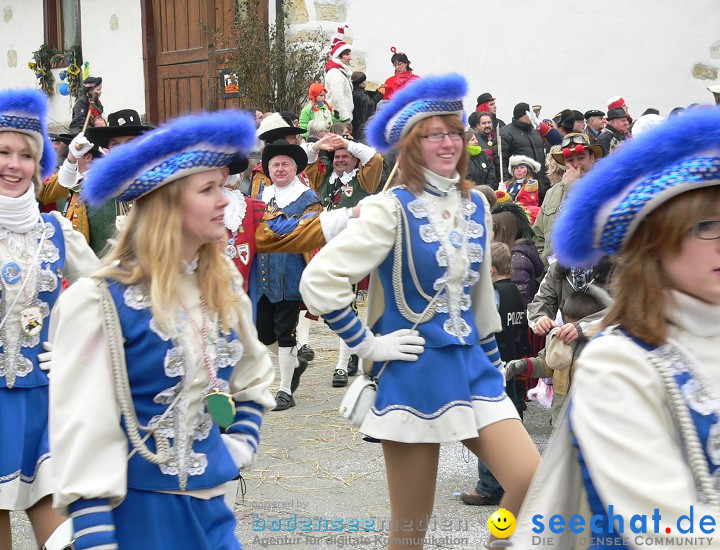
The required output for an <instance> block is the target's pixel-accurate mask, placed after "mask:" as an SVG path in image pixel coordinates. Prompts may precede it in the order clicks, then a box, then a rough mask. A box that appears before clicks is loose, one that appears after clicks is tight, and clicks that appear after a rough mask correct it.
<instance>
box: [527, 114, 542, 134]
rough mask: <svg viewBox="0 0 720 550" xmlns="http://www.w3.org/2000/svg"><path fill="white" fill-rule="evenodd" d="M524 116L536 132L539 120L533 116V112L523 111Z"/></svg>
mask: <svg viewBox="0 0 720 550" xmlns="http://www.w3.org/2000/svg"><path fill="white" fill-rule="evenodd" d="M525 114H526V115H527V116H528V117H529V118H530V122H531V123H532V125H533V126H534V127H535V129H536V130H537V129H538V128H540V119H539V118H538V117H537V115H536V114H535V111H525Z"/></svg>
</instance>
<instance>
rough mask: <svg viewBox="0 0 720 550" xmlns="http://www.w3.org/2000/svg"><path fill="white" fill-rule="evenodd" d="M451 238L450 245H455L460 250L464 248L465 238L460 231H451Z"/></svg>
mask: <svg viewBox="0 0 720 550" xmlns="http://www.w3.org/2000/svg"><path fill="white" fill-rule="evenodd" d="M449 237H450V244H451V245H453V246H454V247H455V248H460V247H461V246H462V244H463V236H462V233H460V231H458V230H457V229H453V230H452V231H450V234H449Z"/></svg>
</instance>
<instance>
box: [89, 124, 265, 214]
mask: <svg viewBox="0 0 720 550" xmlns="http://www.w3.org/2000/svg"><path fill="white" fill-rule="evenodd" d="M254 145H255V120H254V118H252V117H251V116H250V115H249V114H247V113H244V112H242V111H237V110H227V111H219V112H216V113H204V114H201V115H189V116H185V117H181V118H178V119H176V120H174V121H172V122H170V123H168V124H167V125H165V126H161V127H160V128H158V129H157V130H151V131H150V132H148V133H146V134H144V135H143V136H141V137H139V138H137V139H135V140H133V141H131V142H129V143H126V144H124V145H122V146H121V147H117V148H115V149H112V150H111V151H110V153H108V154H107V155H106V156H105V157H104V158H102V159H98V160H96V161H94V162H93V166H92V170H90V171H89V172H88V175H87V177H86V178H85V184H84V186H83V191H82V198H83V200H85V201H86V202H87V203H88V204H90V205H92V206H99V205H101V204H104V203H105V202H106V201H107V200H109V199H111V198H113V197H114V198H116V199H117V200H119V201H122V202H130V201H134V200H135V199H138V198H140V197H142V196H143V195H147V194H148V193H150V192H152V191H154V190H155V189H157V188H159V187H161V186H163V185H165V184H167V183H170V182H171V181H174V180H176V179H179V178H181V177H183V176H189V175H190V174H195V173H197V172H204V171H205V170H211V169H213V168H219V167H223V166H228V165H230V164H231V163H233V162H235V161H238V160H240V159H241V158H242V157H244V156H245V155H244V153H245V151H248V150H250V149H252V147H253V146H254Z"/></svg>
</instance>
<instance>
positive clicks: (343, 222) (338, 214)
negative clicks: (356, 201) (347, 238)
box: [320, 208, 352, 243]
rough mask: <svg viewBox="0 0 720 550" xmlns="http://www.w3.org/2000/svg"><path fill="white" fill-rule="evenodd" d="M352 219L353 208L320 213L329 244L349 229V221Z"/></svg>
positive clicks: (323, 230) (321, 223)
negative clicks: (344, 230)
mask: <svg viewBox="0 0 720 550" xmlns="http://www.w3.org/2000/svg"><path fill="white" fill-rule="evenodd" d="M351 217H352V208H336V209H335V210H324V211H322V212H320V226H321V227H322V232H323V235H324V237H325V242H326V243H329V242H330V240H331V239H332V238H333V237H337V235H338V234H339V233H340V232H341V231H342V230H343V229H345V228H346V227H347V223H348V220H349V219H350V218H351Z"/></svg>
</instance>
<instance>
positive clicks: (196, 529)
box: [51, 111, 275, 549]
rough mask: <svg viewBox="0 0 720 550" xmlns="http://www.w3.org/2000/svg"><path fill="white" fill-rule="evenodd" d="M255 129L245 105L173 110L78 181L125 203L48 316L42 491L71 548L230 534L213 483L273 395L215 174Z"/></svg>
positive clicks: (247, 447) (228, 469)
mask: <svg viewBox="0 0 720 550" xmlns="http://www.w3.org/2000/svg"><path fill="white" fill-rule="evenodd" d="M254 142H255V123H254V120H253V119H251V118H250V117H249V116H247V115H246V114H242V113H240V112H237V111H235V112H233V111H226V112H220V113H214V114H205V115H201V116H189V117H184V118H181V119H178V120H175V121H173V122H171V123H170V124H168V125H167V126H165V127H163V128H160V129H158V130H155V131H153V132H149V133H147V134H145V135H143V136H142V137H140V138H138V139H136V140H134V141H132V142H131V143H128V144H126V145H123V146H122V147H118V148H117V149H115V150H113V151H112V152H111V153H110V154H108V155H107V156H106V157H105V158H103V159H101V160H100V161H98V162H97V164H96V165H95V166H94V167H93V170H92V172H91V173H90V175H89V176H88V179H87V180H86V183H85V187H84V190H83V196H84V198H85V200H87V201H88V203H89V204H91V205H96V204H102V203H104V202H105V201H107V200H108V199H109V198H112V197H117V198H118V200H121V201H124V202H130V201H134V206H133V208H132V210H131V211H130V215H129V216H128V220H127V223H126V227H125V228H124V230H123V231H122V232H121V233H120V235H119V237H118V240H117V243H116V244H115V246H114V248H113V249H111V251H110V252H109V253H108V255H107V256H106V258H105V259H104V262H103V266H102V268H101V269H100V271H98V272H96V273H95V274H94V275H93V277H92V278H87V279H83V280H81V281H80V282H79V283H78V284H77V286H76V287H73V288H71V289H70V290H69V291H68V293H67V294H66V295H65V296H64V297H63V300H62V303H61V304H60V305H59V308H58V312H57V314H56V315H55V317H54V318H53V329H52V332H53V340H54V342H55V346H56V347H55V353H56V357H57V362H56V366H57V369H56V373H55V374H54V378H53V387H52V390H51V409H52V411H53V413H52V415H51V418H52V419H53V421H52V422H53V423H52V430H51V434H52V445H53V449H54V450H55V452H56V454H57V464H56V473H57V494H56V502H55V504H56V506H57V507H58V508H60V509H61V510H63V511H68V512H70V515H71V517H72V519H73V527H74V532H75V536H76V538H77V540H76V543H75V546H76V548H78V549H84V548H95V547H101V546H102V547H108V548H109V547H117V546H119V547H120V548H178V549H185V548H187V549H191V548H192V549H195V548H225V549H232V548H240V543H239V542H238V541H237V539H236V538H235V535H234V527H235V518H234V516H233V513H232V511H231V510H230V509H228V507H227V506H226V505H225V504H224V502H223V494H224V492H225V484H226V482H228V481H230V480H232V479H236V478H237V476H238V472H239V470H241V469H245V468H248V467H250V466H251V464H252V463H253V461H254V458H255V454H256V451H257V447H258V443H259V438H260V425H261V423H262V417H263V413H264V412H265V411H266V410H268V409H269V408H271V407H273V406H274V405H275V403H274V401H273V398H272V395H271V394H270V393H269V392H268V386H269V385H270V383H271V381H272V378H273V373H272V368H271V367H272V364H271V362H270V359H269V357H268V354H267V351H266V349H265V346H263V345H262V344H260V342H259V341H258V340H257V334H256V332H255V328H254V326H253V320H252V306H251V304H250V300H249V298H248V297H247V295H246V294H245V292H244V291H243V290H242V288H243V286H242V281H241V280H240V276H239V274H238V272H237V271H236V270H235V268H234V266H233V265H232V264H231V263H230V261H229V260H228V259H227V258H226V257H225V245H226V243H227V241H226V238H225V235H226V230H225V224H224V210H225V206H226V205H227V204H228V199H227V195H226V194H225V193H223V190H222V189H223V185H224V183H225V179H226V177H227V175H228V168H227V167H228V165H230V164H231V163H232V162H233V161H236V160H238V159H239V158H240V157H242V156H243V152H244V151H247V150H248V149H250V148H251V147H252V146H253V144H254ZM78 327H82V330H79V328H78ZM87 418H92V419H93V420H92V423H88V422H87ZM121 419H122V422H121V421H120V420H121ZM221 428H223V430H222V432H221ZM160 511H161V513H160Z"/></svg>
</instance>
